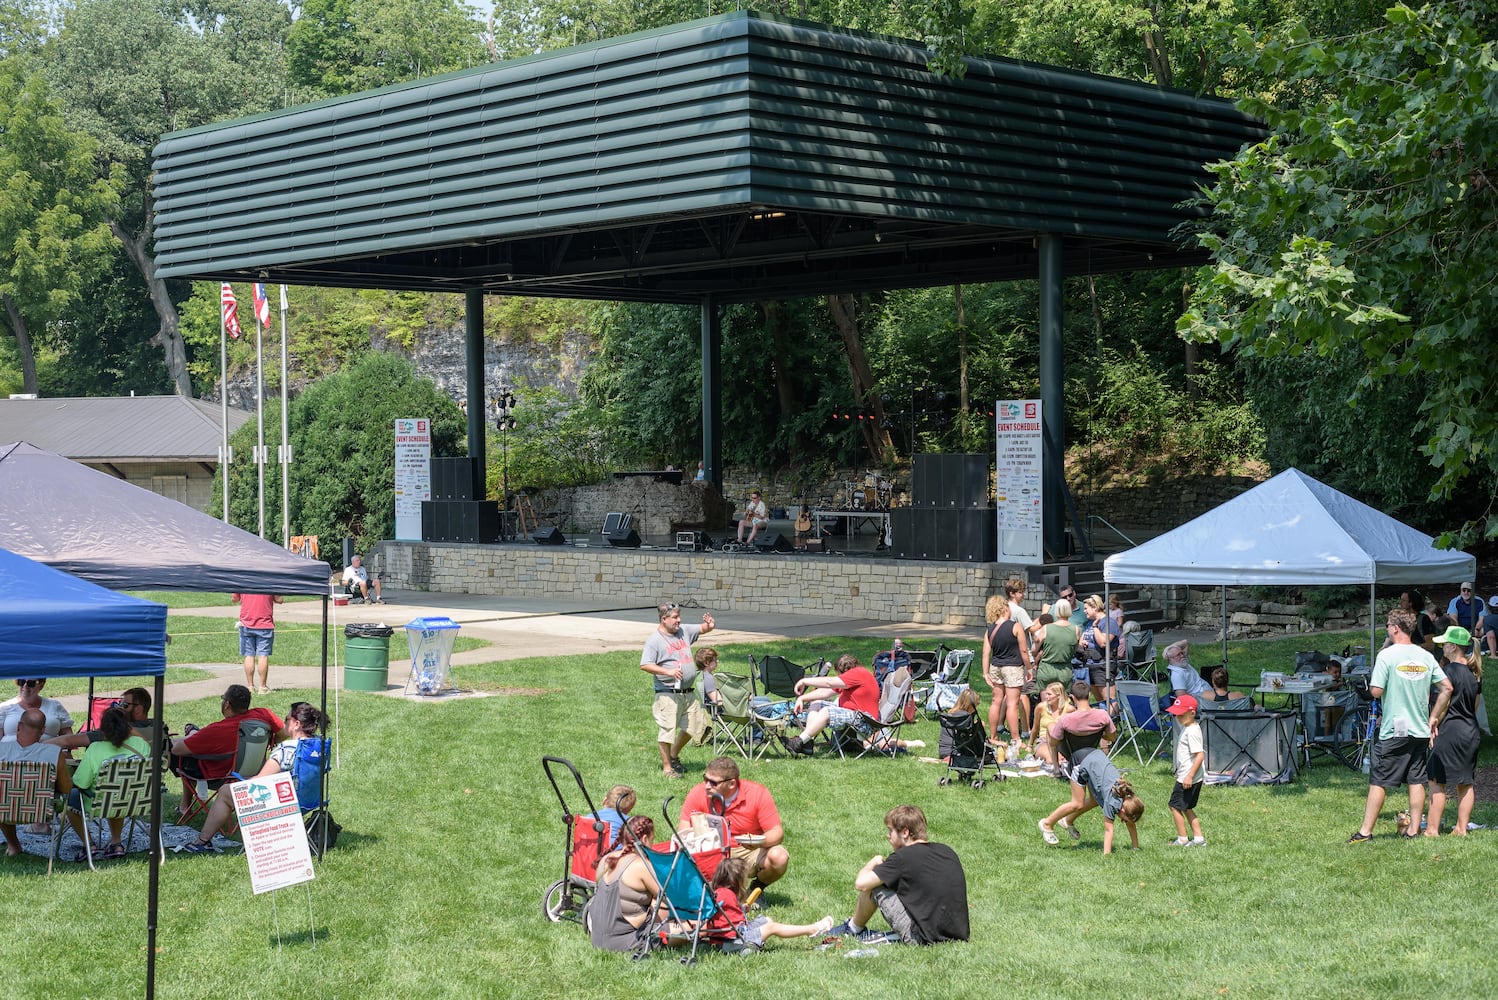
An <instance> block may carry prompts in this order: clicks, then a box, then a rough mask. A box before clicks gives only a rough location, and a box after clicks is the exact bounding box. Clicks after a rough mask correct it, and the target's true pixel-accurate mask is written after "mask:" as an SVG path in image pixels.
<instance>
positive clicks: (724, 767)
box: [679, 757, 791, 888]
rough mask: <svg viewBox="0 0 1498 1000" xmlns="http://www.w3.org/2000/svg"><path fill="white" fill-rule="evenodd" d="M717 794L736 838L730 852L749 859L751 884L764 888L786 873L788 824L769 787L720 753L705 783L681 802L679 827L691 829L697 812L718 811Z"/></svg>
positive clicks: (708, 812)
mask: <svg viewBox="0 0 1498 1000" xmlns="http://www.w3.org/2000/svg"><path fill="white" fill-rule="evenodd" d="M714 798H721V799H722V800H723V809H722V814H723V818H724V819H726V820H727V821H728V829H729V831H730V833H732V835H733V838H734V846H733V847H732V848H730V853H731V854H732V856H733V857H736V858H743V859H744V860H746V861H748V862H749V875H750V879H751V881H750V883H749V884H750V886H751V887H756V888H764V887H765V886H767V885H769V884H770V883H771V882H774V881H776V880H778V879H779V878H780V877H781V876H782V875H784V874H785V870H786V867H787V866H788V865H789V864H790V860H791V859H790V855H789V854H787V853H786V850H785V847H784V846H782V841H784V840H785V827H784V826H783V825H781V822H780V811H779V810H778V809H776V808H775V799H774V797H773V796H772V795H771V794H770V790H769V789H768V788H766V787H765V786H764V785H761V784H760V783H759V782H757V781H747V780H745V779H743V778H741V777H739V765H738V763H737V762H736V761H735V760H734V759H733V758H732V757H717V758H715V759H713V760H712V761H711V762H710V763H709V764H708V765H707V770H706V771H704V772H703V777H702V784H700V785H698V786H697V787H696V788H693V789H692V790H691V791H690V792H688V793H687V797H686V800H685V801H684V802H682V804H681V817H680V820H679V824H680V825H679V828H680V829H682V830H689V829H691V827H692V815H693V814H694V813H705V814H708V815H713V814H715V813H716V812H717V810H715V809H713V808H712V803H713V800H714Z"/></svg>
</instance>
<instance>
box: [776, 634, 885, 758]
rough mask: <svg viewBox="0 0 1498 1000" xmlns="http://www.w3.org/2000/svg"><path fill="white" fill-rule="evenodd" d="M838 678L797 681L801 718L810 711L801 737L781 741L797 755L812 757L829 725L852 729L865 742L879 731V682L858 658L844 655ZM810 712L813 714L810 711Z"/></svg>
mask: <svg viewBox="0 0 1498 1000" xmlns="http://www.w3.org/2000/svg"><path fill="white" fill-rule="evenodd" d="M834 666H835V668H836V670H837V676H835V677H803V678H801V680H799V681H797V682H796V701H795V704H794V706H793V707H794V708H795V711H796V714H797V715H800V714H801V712H803V711H806V724H805V725H804V726H803V727H802V729H801V735H800V736H792V737H791V738H790V739H785V738H784V737H782V738H781V742H783V743H784V744H785V748H786V749H787V750H789V751H790V752H791V753H793V754H810V753H811V744H812V741H813V740H815V739H816V738H817V734H818V733H820V732H821V731H822V730H824V729H826V728H827V727H828V726H832V727H834V728H838V729H841V728H845V727H851V728H853V729H854V730H856V731H857V732H858V735H859V736H860V737H861V738H863V739H868V738H869V737H870V736H872V735H874V732H875V730H877V729H878V728H879V726H878V724H877V723H876V722H875V720H876V719H877V718H878V716H879V682H878V681H876V680H875V679H874V675H873V674H872V673H870V671H869V669H868V667H865V666H864V665H863V664H861V663H859V662H858V657H856V656H854V655H853V654H851V653H844V654H843V655H842V656H839V657H838V658H837V663H836V664H835V665H834ZM808 709H809V711H808Z"/></svg>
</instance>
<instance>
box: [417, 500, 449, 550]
mask: <svg viewBox="0 0 1498 1000" xmlns="http://www.w3.org/2000/svg"><path fill="white" fill-rule="evenodd" d="M421 540H422V541H424V542H445V541H447V501H445V500H423V501H422V502H421Z"/></svg>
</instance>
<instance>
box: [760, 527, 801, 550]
mask: <svg viewBox="0 0 1498 1000" xmlns="http://www.w3.org/2000/svg"><path fill="white" fill-rule="evenodd" d="M754 547H755V548H756V549H757V550H759V551H760V552H793V551H795V547H794V546H792V545H791V540H790V539H789V538H786V537H785V536H784V535H782V534H781V533H780V532H778V531H766V532H765V533H764V534H762V535H760V536H759V537H757V538H755V539H754Z"/></svg>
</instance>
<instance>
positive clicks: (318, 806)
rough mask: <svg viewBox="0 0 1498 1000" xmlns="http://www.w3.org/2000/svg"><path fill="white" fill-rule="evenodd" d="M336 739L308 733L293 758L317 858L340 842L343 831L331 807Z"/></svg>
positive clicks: (296, 783)
mask: <svg viewBox="0 0 1498 1000" xmlns="http://www.w3.org/2000/svg"><path fill="white" fill-rule="evenodd" d="M332 745H333V744H332V741H331V740H329V739H328V738H327V737H326V736H304V737H303V738H302V739H300V740H297V744H296V756H295V757H293V758H292V761H291V782H292V785H293V786H295V788H296V801H297V805H298V806H300V807H301V810H302V825H303V827H304V828H305V829H306V831H307V846H309V847H310V848H311V849H312V856H313V857H314V858H321V857H322V856H323V854H324V853H325V852H326V851H327V850H328V848H330V847H333V846H335V845H336V844H337V843H338V834H339V833H341V832H342V831H343V827H341V826H339V825H338V824H337V823H336V822H334V820H333V814H332V812H331V811H330V810H329V808H328V796H327V788H328V782H327V778H328V773H329V771H330V769H331V768H332V765H333V754H332Z"/></svg>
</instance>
